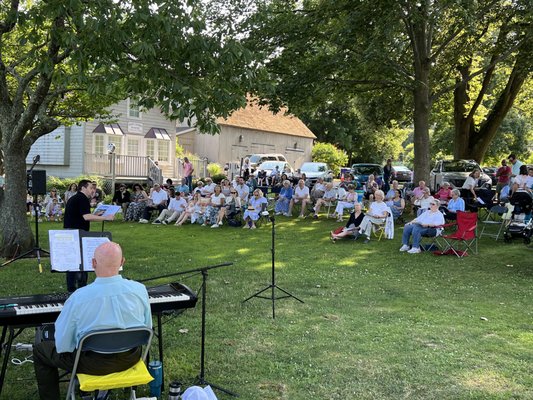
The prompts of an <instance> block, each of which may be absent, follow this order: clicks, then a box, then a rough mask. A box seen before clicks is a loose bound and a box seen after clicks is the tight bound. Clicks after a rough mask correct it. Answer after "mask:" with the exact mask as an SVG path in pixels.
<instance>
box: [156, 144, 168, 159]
mask: <svg viewBox="0 0 533 400" xmlns="http://www.w3.org/2000/svg"><path fill="white" fill-rule="evenodd" d="M169 144H170V142H169V141H168V140H158V141H157V154H158V159H159V161H163V162H168V161H169V157H168V150H169V147H170V146H169Z"/></svg>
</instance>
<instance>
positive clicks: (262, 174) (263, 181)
mask: <svg viewBox="0 0 533 400" xmlns="http://www.w3.org/2000/svg"><path fill="white" fill-rule="evenodd" d="M257 184H258V185H259V186H268V182H267V173H266V171H265V170H264V169H262V170H260V171H259V172H258V173H257Z"/></svg>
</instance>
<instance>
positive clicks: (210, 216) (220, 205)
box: [204, 185, 226, 228]
mask: <svg viewBox="0 0 533 400" xmlns="http://www.w3.org/2000/svg"><path fill="white" fill-rule="evenodd" d="M225 204H226V196H224V195H223V194H222V187H221V186H220V185H215V191H214V193H213V194H212V195H211V203H210V204H209V206H208V207H207V209H206V210H205V215H204V216H205V221H206V222H205V223H206V224H211V228H218V227H219V226H220V225H222V218H224V213H225V210H226V208H225V207H224V206H225Z"/></svg>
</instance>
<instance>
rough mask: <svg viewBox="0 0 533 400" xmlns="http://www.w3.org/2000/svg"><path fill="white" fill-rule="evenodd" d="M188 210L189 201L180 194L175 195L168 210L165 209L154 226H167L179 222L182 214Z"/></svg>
mask: <svg viewBox="0 0 533 400" xmlns="http://www.w3.org/2000/svg"><path fill="white" fill-rule="evenodd" d="M186 208H187V201H186V200H185V199H184V198H183V196H182V195H181V193H180V192H177V193H174V196H173V197H171V199H170V202H169V204H168V208H165V209H164V210H163V211H161V213H160V214H159V216H158V217H157V218H156V220H155V221H154V222H153V224H163V225H167V224H170V223H171V222H174V221H177V220H178V218H179V216H180V215H181V213H182V212H184V211H185V209H186Z"/></svg>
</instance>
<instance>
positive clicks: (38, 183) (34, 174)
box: [28, 170, 46, 195]
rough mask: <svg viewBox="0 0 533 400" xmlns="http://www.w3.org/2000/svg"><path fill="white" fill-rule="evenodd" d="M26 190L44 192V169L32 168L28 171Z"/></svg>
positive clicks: (36, 193)
mask: <svg viewBox="0 0 533 400" xmlns="http://www.w3.org/2000/svg"><path fill="white" fill-rule="evenodd" d="M28 190H30V192H31V194H33V195H39V194H42V195H44V194H46V171H44V170H33V171H31V172H30V173H28Z"/></svg>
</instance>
